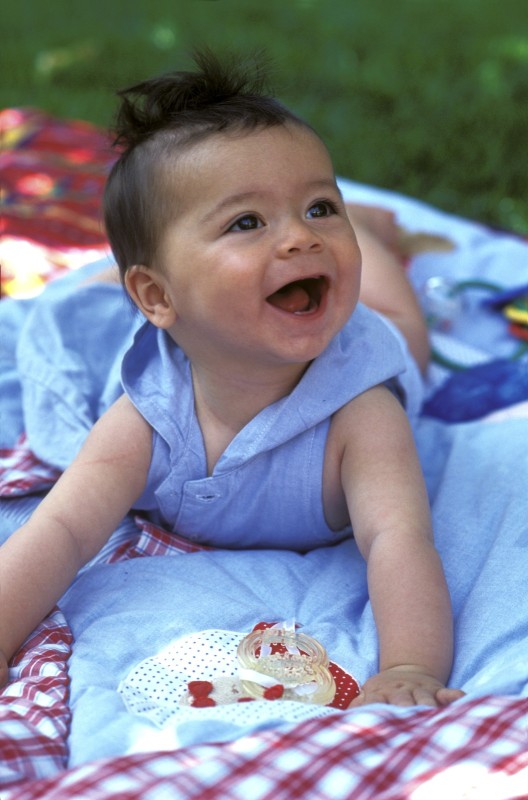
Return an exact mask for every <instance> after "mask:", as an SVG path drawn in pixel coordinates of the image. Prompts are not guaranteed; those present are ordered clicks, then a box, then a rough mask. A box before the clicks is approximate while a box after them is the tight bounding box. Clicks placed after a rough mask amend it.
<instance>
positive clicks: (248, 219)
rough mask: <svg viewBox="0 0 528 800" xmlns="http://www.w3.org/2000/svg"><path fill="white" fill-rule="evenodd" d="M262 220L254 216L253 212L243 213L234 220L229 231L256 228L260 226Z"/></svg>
mask: <svg viewBox="0 0 528 800" xmlns="http://www.w3.org/2000/svg"><path fill="white" fill-rule="evenodd" d="M261 225H262V222H261V221H260V219H259V218H258V217H257V216H255V214H244V216H243V217H239V218H238V219H237V220H236V222H234V223H233V224H232V225H231V226H230V228H229V230H230V231H235V232H236V231H253V230H255V229H256V228H260V227H261Z"/></svg>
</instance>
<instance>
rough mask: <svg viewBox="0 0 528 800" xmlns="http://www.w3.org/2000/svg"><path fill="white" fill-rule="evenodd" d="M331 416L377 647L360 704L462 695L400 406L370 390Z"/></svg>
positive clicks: (446, 605)
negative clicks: (451, 685) (453, 680)
mask: <svg viewBox="0 0 528 800" xmlns="http://www.w3.org/2000/svg"><path fill="white" fill-rule="evenodd" d="M339 413H340V414H341V412H339ZM336 422H337V424H338V425H339V426H340V428H341V433H342V436H343V437H344V440H345V446H344V451H343V460H342V481H343V488H344V491H345V494H346V498H347V503H348V508H349V513H350V518H351V521H352V526H353V529H354V536H355V539H356V541H357V544H358V547H359V549H360V551H361V553H362V555H363V556H364V558H365V560H366V562H367V575H368V587H369V596H370V600H371V603H372V609H373V612H374V617H375V620H376V626H377V630H378V637H379V647H380V663H379V670H380V671H379V674H378V675H376V676H375V677H374V678H372V679H370V680H369V681H367V683H366V684H365V687H364V693H363V695H362V697H360V698H359V701H358V702H374V701H380V702H391V703H396V704H398V705H410V704H414V703H424V704H426V705H437V704H443V703H444V702H450V701H451V700H453V699H455V698H456V697H458V696H460V693H458V692H455V693H454V694H453V695H450V694H449V693H446V690H445V689H444V687H445V682H446V681H447V679H448V677H449V673H450V670H451V661H452V648H453V635H452V618H451V604H450V599H449V594H448V589H447V585H446V581H445V578H444V573H443V569H442V565H441V562H440V558H439V556H438V553H437V551H436V548H435V547H434V543H433V536H432V529H431V520H430V513H429V505H428V499H427V494H426V489H425V485H424V480H423V477H422V473H421V468H420V464H419V461H418V457H417V454H416V450H415V446H414V441H413V436H412V433H411V430H410V427H409V424H408V421H407V418H406V415H405V412H404V411H403V409H402V408H401V406H400V404H399V403H398V401H397V400H396V399H395V398H394V397H393V396H392V395H391V394H390V392H388V390H387V389H385V388H384V387H377V388H376V389H373V390H370V391H369V392H365V393H364V394H363V395H361V396H360V397H358V398H356V399H355V400H353V401H352V402H351V403H350V404H349V405H348V406H347V407H345V410H344V412H343V414H342V415H341V417H339V416H338V418H337V420H336Z"/></svg>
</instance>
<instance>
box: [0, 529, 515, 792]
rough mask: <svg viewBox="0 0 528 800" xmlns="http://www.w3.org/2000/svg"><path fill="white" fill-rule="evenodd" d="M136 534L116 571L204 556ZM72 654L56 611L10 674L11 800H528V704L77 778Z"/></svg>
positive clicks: (200, 750) (332, 724) (367, 721)
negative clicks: (154, 559)
mask: <svg viewBox="0 0 528 800" xmlns="http://www.w3.org/2000/svg"><path fill="white" fill-rule="evenodd" d="M138 525H139V527H140V529H141V533H140V535H139V538H138V540H137V541H134V542H132V543H131V544H130V545H129V546H128V547H126V546H122V547H121V548H120V552H119V553H117V552H116V553H114V554H112V555H111V556H110V558H109V559H108V560H109V561H115V560H124V559H127V558H137V557H141V556H142V555H148V554H156V555H169V556H170V555H181V554H182V553H192V552H193V551H194V550H196V549H198V548H197V547H196V545H189V543H188V542H186V540H183V539H181V540H180V539H179V538H178V537H172V536H168V535H167V534H166V532H165V531H162V530H160V529H159V528H157V527H156V526H154V525H152V524H151V523H148V522H145V521H143V520H138ZM71 646H72V637H71V633H70V631H69V629H68V626H67V624H66V622H65V620H64V618H63V617H62V615H61V614H60V612H59V611H57V610H56V611H55V612H54V613H53V614H52V615H50V617H48V619H47V620H45V621H44V622H43V623H42V624H41V625H40V626H39V628H38V629H37V631H35V633H34V634H33V635H32V636H31V637H30V638H29V639H28V640H27V641H26V643H25V644H24V646H23V647H22V649H21V650H20V652H19V654H18V655H17V656H16V658H15V660H14V661H13V663H12V667H11V670H12V671H11V676H12V682H11V683H10V684H9V685H8V686H7V687H6V688H5V689H4V690H3V691H2V692H1V693H0V753H1V755H2V757H1V760H0V787H5V789H4V791H3V792H1V793H0V796H1V798H2V800H26V798H27V800H29V799H30V798H31V800H33V798H35V797H46V798H50V800H51V798H56V799H57V800H59V799H60V800H65V798H71V800H77V799H78V798H87V800H88V798H90V799H91V800H93V799H94V798H101V799H102V798H112V797H115V798H120V800H133V798H138V800H139V799H140V798H141V800H149V798H151V800H158V798H161V797H170V798H189V800H190V798H196V799H197V800H198V798H199V800H206V798H218V799H219V800H220V799H222V800H227V799H228V798H232V799H233V800H235V799H237V800H246V798H248V797H251V798H253V797H254V798H255V799H256V798H259V800H287V799H288V800H290V799H291V800H293V799H294V798H307V799H308V800H309V799H310V798H314V800H315V798H330V797H331V798H333V800H339V799H340V798H342V799H343V800H345V799H346V800H348V799H349V798H352V797H353V798H354V799H355V800H363V798H364V799H365V800H367V799H368V800H374V799H375V800H400V799H401V800H403V798H408V797H413V798H414V800H429V799H430V798H437V797H438V798H444V797H457V798H458V797H460V798H462V797H467V798H468V799H472V800H473V799H474V800H484V798H490V800H491V799H492V800H498V798H504V800H506V798H508V799H509V800H510V799H511V798H522V797H528V792H526V791H525V789H527V788H528V747H527V742H528V699H527V698H524V699H518V698H517V699H516V698H508V697H485V698H476V699H475V698H473V699H470V700H465V701H461V702H459V703H456V704H454V705H452V706H449V707H447V708H445V709H423V708H420V709H416V710H412V711H411V710H409V711H408V712H407V713H405V714H403V715H402V714H401V713H396V712H395V710H394V709H393V708H391V707H389V706H370V707H365V708H361V709H355V710H354V711H350V712H344V713H343V712H337V713H336V714H335V715H331V716H329V717H325V718H322V719H314V720H310V721H308V722H303V723H300V724H297V725H293V726H292V725H285V726H284V727H283V728H281V729H278V730H271V731H257V732H255V733H253V734H251V735H247V736H244V737H243V738H242V739H239V740H237V741H234V742H229V743H222V744H205V745H195V746H192V747H186V748H182V749H180V750H178V751H176V752H170V753H167V752H153V753H140V754H134V755H130V756H120V757H113V758H108V759H103V760H101V761H97V762H93V763H89V764H85V765H82V766H79V767H76V768H74V769H70V770H68V769H67V759H68V746H67V735H68V726H69V722H70V710H69V707H68V686H69V678H68V671H67V661H68V657H69V654H70V650H71ZM523 787H524V788H523Z"/></svg>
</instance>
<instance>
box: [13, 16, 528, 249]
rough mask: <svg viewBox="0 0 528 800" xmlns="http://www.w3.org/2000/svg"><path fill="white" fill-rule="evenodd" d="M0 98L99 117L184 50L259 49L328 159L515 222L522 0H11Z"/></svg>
mask: <svg viewBox="0 0 528 800" xmlns="http://www.w3.org/2000/svg"><path fill="white" fill-rule="evenodd" d="M1 20H2V22H1V27H2V46H1V49H0V84H1V85H0V106H1V107H3V108H5V107H9V106H28V105H29V106H34V107H38V108H41V109H44V110H47V111H49V112H51V113H53V114H56V115H59V116H62V117H68V118H81V119H85V120H90V121H92V122H95V123H97V124H100V125H105V126H107V125H109V123H110V121H111V118H112V114H113V110H114V108H115V101H114V97H113V94H114V92H115V90H116V89H117V88H120V87H123V86H125V85H127V84H130V83H131V82H133V81H136V80H138V79H142V78H145V77H148V76H151V75H154V74H157V73H159V72H162V71H165V70H168V69H173V68H181V67H187V66H188V65H189V64H190V52H191V50H192V48H193V47H194V46H200V45H204V44H206V45H208V46H210V47H211V48H213V49H214V50H216V51H218V52H223V51H226V50H236V51H241V52H243V53H247V52H252V51H254V50H257V49H260V48H265V49H266V50H267V52H268V54H269V55H270V56H271V58H272V59H273V62H274V65H275V66H274V74H273V77H272V83H273V85H274V87H275V89H276V92H277V94H278V95H279V96H280V97H281V98H282V99H283V100H284V101H285V102H286V103H287V104H288V105H290V106H291V107H292V108H293V109H294V110H295V111H297V112H298V113H299V114H301V115H302V116H304V117H305V118H306V119H307V120H308V121H309V122H310V123H311V124H312V125H313V126H314V127H315V128H316V129H317V130H318V131H319V133H320V134H321V135H322V136H323V138H324V139H325V140H326V142H327V144H328V145H329V147H330V150H331V152H332V155H333V157H334V160H335V163H336V167H337V171H338V173H339V174H341V175H345V176H347V177H350V178H353V179H355V180H358V181H361V182H364V183H369V184H373V185H376V186H381V187H385V188H389V189H394V190H397V191H400V192H403V193H406V194H409V195H412V196H415V197H419V198H421V199H423V200H425V201H427V202H430V203H432V204H434V205H436V206H438V207H440V208H443V209H445V210H447V211H453V212H455V213H458V214H461V215H464V216H467V217H471V218H474V219H480V220H482V221H484V222H488V223H490V224H492V225H496V226H501V227H506V228H510V229H513V230H517V231H519V232H521V233H528V155H527V145H528V3H527V0H397V1H396V2H392V0H329V1H328V2H326V0H319V1H318V2H316V1H315V0H266V2H262V0H47V2H42V1H41V0H14V2H12V3H9V4H7V3H4V4H3V9H2V12H1Z"/></svg>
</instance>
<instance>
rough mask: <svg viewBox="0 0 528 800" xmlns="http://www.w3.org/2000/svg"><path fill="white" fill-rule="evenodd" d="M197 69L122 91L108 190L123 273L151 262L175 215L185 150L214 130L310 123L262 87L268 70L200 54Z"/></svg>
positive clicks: (107, 207) (108, 213) (107, 208)
mask: <svg viewBox="0 0 528 800" xmlns="http://www.w3.org/2000/svg"><path fill="white" fill-rule="evenodd" d="M194 60H195V63H196V65H197V69H196V70H195V71H193V72H190V71H180V72H171V73H168V74H166V75H162V76H160V77H158V78H153V79H152V80H147V81H143V82H142V83H138V84H137V85H135V86H131V87H129V88H127V89H123V90H122V91H120V92H118V95H119V97H120V98H121V106H120V108H119V110H118V113H117V118H116V122H115V127H114V132H115V141H114V145H115V146H116V147H117V148H118V149H119V152H120V155H119V158H118V160H117V161H116V163H115V164H114V166H113V168H112V171H111V173H110V175H109V178H108V181H107V185H106V189H105V195H104V216H105V223H106V231H107V235H108V238H109V241H110V244H111V247H112V251H113V253H114V257H115V259H116V261H117V263H118V266H119V270H120V273H121V277H123V276H124V275H125V273H126V271H127V269H128V268H129V267H131V266H133V265H134V264H145V265H147V266H152V265H153V263H154V260H155V256H156V247H157V244H158V243H159V241H160V238H161V234H162V233H163V231H164V229H165V226H166V225H167V223H168V221H169V219H171V218H173V216H174V203H173V202H171V193H170V191H171V187H172V186H173V184H172V183H171V182H170V180H169V178H170V176H171V175H172V176H173V174H174V173H173V170H171V165H173V164H174V161H175V159H176V158H177V157H178V155H179V154H180V153H182V152H183V151H184V150H185V149H186V148H188V147H189V146H192V145H193V144H196V143H197V142H200V141H201V140H203V139H204V138H206V137H208V136H211V135H213V134H218V133H225V134H231V135H236V134H244V133H249V132H250V131H252V130H257V129H259V128H267V127H271V126H275V125H286V124H288V123H290V124H292V123H293V124H296V125H302V126H303V127H306V128H310V126H309V125H308V124H307V123H305V122H304V121H303V120H301V119H300V118H299V117H297V116H296V115H295V114H294V113H293V112H291V111H289V109H287V108H286V107H285V106H284V105H282V103H280V102H279V101H278V100H276V99H275V98H274V97H273V96H272V95H271V94H269V93H267V92H266V91H265V89H264V77H265V76H264V70H263V68H262V63H263V61H265V60H264V59H262V60H261V62H260V65H259V64H258V63H256V62H255V61H253V62H252V63H249V64H248V63H247V62H241V63H236V62H235V61H234V60H233V58H231V59H230V60H228V61H226V62H222V61H221V60H220V59H218V58H217V57H216V56H214V55H213V54H212V53H210V52H208V51H205V52H200V53H196V54H195V57H194Z"/></svg>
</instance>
